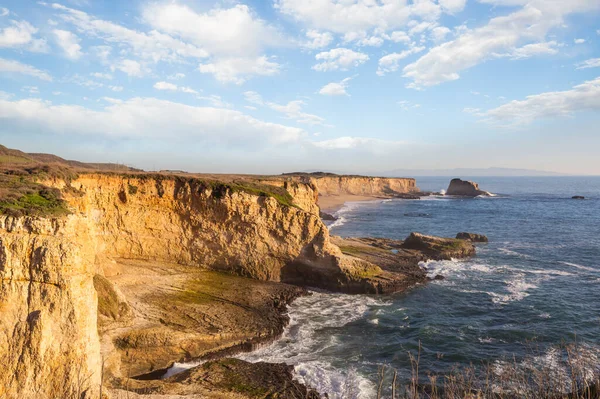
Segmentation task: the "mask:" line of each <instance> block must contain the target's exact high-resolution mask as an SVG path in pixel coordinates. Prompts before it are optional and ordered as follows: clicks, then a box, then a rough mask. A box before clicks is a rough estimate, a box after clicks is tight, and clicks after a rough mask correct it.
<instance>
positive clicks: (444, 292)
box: [242, 177, 600, 398]
mask: <svg viewBox="0 0 600 399" xmlns="http://www.w3.org/2000/svg"><path fill="white" fill-rule="evenodd" d="M448 180H449V179H448V178H433V177H432V178H419V179H417V184H418V185H419V187H420V188H421V189H423V190H432V191H440V190H442V189H444V188H446V186H447V184H448ZM473 180H476V181H477V182H478V183H480V186H481V188H482V189H484V190H487V191H490V192H493V193H495V194H497V196H496V197H492V198H474V199H464V198H448V197H432V198H427V199H422V200H393V201H372V202H365V203H350V204H347V205H346V206H345V207H344V208H343V209H341V210H340V211H339V212H338V214H337V216H339V217H340V219H339V220H338V221H337V222H336V223H334V224H333V225H332V226H331V227H330V231H331V234H334V235H341V236H355V237H360V236H371V237H388V238H394V239H403V238H405V237H406V236H407V235H408V234H409V233H410V232H412V231H418V232H421V233H425V234H433V235H440V236H449V237H453V236H454V235H455V234H456V233H457V232H460V231H469V232H475V233H481V234H486V235H487V236H488V237H489V239H490V242H489V244H481V245H478V248H477V256H475V257H474V258H472V259H468V260H461V261H443V262H429V263H427V264H424V265H423V267H426V268H427V269H428V270H429V273H430V274H431V275H432V276H433V275H435V274H442V275H444V276H445V277H446V279H445V280H443V281H434V282H430V283H428V284H426V285H423V286H419V287H416V288H414V289H412V290H410V291H409V292H405V293H402V294H397V295H390V296H383V297H369V296H362V295H359V296H348V295H336V294H329V293H322V292H316V293H315V294H314V295H312V296H310V297H306V298H301V299H299V300H297V301H296V302H294V304H293V305H292V306H291V307H290V317H291V323H290V326H289V328H288V329H287V330H286V333H285V334H284V336H283V337H282V339H281V340H279V341H277V342H275V343H274V344H272V345H269V346H267V347H264V348H261V349H259V350H258V351H256V352H253V353H251V354H246V355H243V356H242V357H243V358H244V359H247V360H250V361H259V360H264V361H271V362H286V363H289V364H293V365H295V366H296V376H297V378H298V379H300V380H301V381H304V382H306V383H308V384H311V385H313V386H315V387H317V388H318V389H320V390H321V391H322V392H328V393H329V395H330V397H331V398H336V397H337V398H341V397H344V398H347V397H360V398H370V397H373V395H374V385H373V381H375V374H376V372H377V367H378V366H379V365H381V364H387V365H389V366H391V367H395V368H397V369H398V370H399V373H400V378H401V379H404V380H407V379H408V378H410V362H409V357H408V352H412V353H413V354H416V351H417V349H418V346H419V342H420V343H421V346H422V353H421V369H422V370H423V372H424V373H428V372H432V373H447V372H449V371H451V370H452V368H453V367H454V366H456V365H462V366H467V365H469V364H471V363H472V364H481V363H486V364H487V363H490V364H493V363H494V362H499V361H501V360H502V359H506V358H511V359H512V358H513V356H514V358H515V359H516V360H517V361H522V360H524V359H525V358H526V357H527V356H528V354H530V353H531V352H530V351H529V350H528V348H531V346H532V342H534V343H535V347H536V350H539V351H541V353H542V354H543V356H539V357H538V358H536V359H537V360H538V361H552V359H551V357H552V353H553V352H552V349H551V348H552V347H553V346H555V345H558V344H560V343H561V342H563V341H565V340H566V341H569V340H573V338H574V335H575V334H576V336H577V340H578V341H579V342H580V343H581V344H583V345H584V347H586V348H588V349H587V350H589V351H597V350H598V348H599V347H600V178H598V177H586V178H583V177H581V178H580V177H552V178H514V177H511V178H473ZM573 195H583V196H585V197H586V198H587V199H586V200H583V201H580V200H573V199H571V196H573ZM544 354H545V355H544Z"/></svg>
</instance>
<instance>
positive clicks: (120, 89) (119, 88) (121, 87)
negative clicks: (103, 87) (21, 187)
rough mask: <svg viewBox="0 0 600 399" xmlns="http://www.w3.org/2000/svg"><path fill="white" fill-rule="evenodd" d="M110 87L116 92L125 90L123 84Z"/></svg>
mask: <svg viewBox="0 0 600 399" xmlns="http://www.w3.org/2000/svg"><path fill="white" fill-rule="evenodd" d="M108 88H109V89H111V90H112V91H116V92H121V91H123V86H108Z"/></svg>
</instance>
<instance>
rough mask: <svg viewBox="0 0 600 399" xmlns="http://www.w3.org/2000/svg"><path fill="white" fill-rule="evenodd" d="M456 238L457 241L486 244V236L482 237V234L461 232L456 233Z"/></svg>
mask: <svg viewBox="0 0 600 399" xmlns="http://www.w3.org/2000/svg"><path fill="white" fill-rule="evenodd" d="M456 238H457V239H459V240H466V241H471V242H488V238H487V236H484V235H483V234H475V233H467V232H462V233H458V234H457V235H456Z"/></svg>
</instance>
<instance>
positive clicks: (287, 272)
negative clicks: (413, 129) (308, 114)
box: [0, 173, 402, 398]
mask: <svg viewBox="0 0 600 399" xmlns="http://www.w3.org/2000/svg"><path fill="white" fill-rule="evenodd" d="M40 183H43V184H44V186H48V187H52V188H55V189H60V190H61V191H62V195H63V198H64V200H65V201H66V203H67V205H68V208H69V210H70V215H68V216H62V217H58V218H44V217H30V216H20V217H13V216H6V215H5V216H2V217H1V218H0V275H1V277H2V284H1V286H0V312H1V316H2V317H1V320H2V322H1V324H0V330H2V331H1V332H2V335H1V336H0V340H1V341H0V348H2V349H1V350H0V358H1V359H2V360H4V364H8V365H9V366H8V370H9V372H8V373H7V374H3V378H5V379H6V381H0V386H1V387H2V388H1V389H4V392H0V394H5V396H6V397H9V398H12V397H27V396H31V397H41V398H43V397H48V398H50V397H57V396H60V397H71V396H73V397H74V396H77V397H97V391H98V387H99V385H100V384H99V382H100V375H101V374H102V369H101V366H100V365H101V363H102V360H101V358H102V356H101V355H100V345H99V336H98V334H97V331H96V325H97V313H96V309H97V307H98V306H97V303H98V297H97V294H96V290H95V289H94V280H96V283H97V286H96V289H98V290H99V292H102V296H101V298H100V299H101V301H100V305H101V306H100V311H101V314H102V313H104V314H102V317H103V318H105V319H106V318H107V317H108V316H111V315H112V316H111V317H113V318H114V319H115V320H116V319H119V318H120V310H119V309H120V307H121V304H120V303H119V301H121V302H123V306H125V308H126V307H127V306H128V302H131V303H129V305H132V306H131V307H132V308H133V310H132V312H133V316H131V315H130V317H129V318H127V317H124V318H123V320H122V321H123V323H125V324H123V325H119V326H118V327H115V328H118V329H119V331H121V332H120V333H118V334H112V333H110V334H108V333H107V335H105V336H106V337H109V339H108V342H106V343H103V349H102V350H103V353H104V355H105V358H106V359H108V363H109V365H108V367H109V368H111V370H112V371H111V373H113V374H114V375H115V376H118V375H123V369H122V366H123V365H127V368H128V369H130V370H137V371H138V372H147V371H152V370H154V369H156V368H160V367H165V366H167V365H168V364H169V363H170V362H172V361H173V360H177V359H183V358H185V357H186V356H199V355H201V354H202V353H206V352H207V351H211V350H214V349H219V348H223V347H227V346H232V345H233V346H235V345H239V344H241V343H243V342H245V341H246V340H249V339H253V338H252V337H254V335H253V334H259V335H258V336H263V337H272V336H273V335H274V334H277V333H278V331H279V333H280V332H281V330H282V328H283V327H282V326H283V325H284V324H285V320H283V319H279V318H277V317H275V316H267V315H269V314H271V313H265V317H266V319H265V320H271V321H269V322H267V324H265V325H264V327H258V326H259V325H260V323H261V322H260V320H259V319H256V322H253V323H251V324H250V325H248V327H246V329H245V330H243V331H245V332H243V331H239V330H238V331H236V328H237V327H235V326H236V324H235V323H234V325H233V326H231V327H227V328H225V329H223V328H224V327H214V326H215V325H216V326H224V324H223V323H225V322H224V321H220V322H218V323H217V324H214V323H215V322H214V320H213V321H212V322H211V323H212V325H213V327H210V328H208V329H206V328H204V327H203V328H204V329H202V328H200V327H199V325H196V324H191V325H188V324H182V323H181V321H180V320H179V321H178V320H174V321H172V322H167V320H169V318H168V317H155V314H159V313H161V312H162V314H163V315H169V312H170V310H169V309H163V308H162V306H163V305H162V304H164V303H172V302H170V301H171V300H173V295H184V294H185V293H186V292H203V291H202V290H201V289H200V288H198V285H197V284H196V285H194V284H195V283H194V284H192V283H193V282H194V281H201V280H202V279H205V278H206V276H205V275H201V274H198V272H197V271H200V270H206V269H210V270H215V271H221V272H225V273H229V274H233V275H237V276H245V277H251V278H253V279H256V280H263V281H275V282H291V283H294V284H297V285H304V286H317V287H322V288H326V289H330V290H335V291H344V292H372V293H378V292H383V291H385V290H390V289H393V285H391V284H387V282H390V281H394V279H396V278H401V277H402V276H400V275H395V274H394V273H390V272H385V271H383V270H381V269H380V268H379V267H378V266H376V265H374V264H371V263H369V262H367V261H364V260H361V259H358V258H354V257H352V256H348V255H344V254H342V252H341V251H340V250H339V248H338V247H337V246H335V245H333V244H332V243H331V241H330V238H329V233H328V230H327V228H326V227H325V226H324V225H323V223H322V222H321V220H320V219H319V217H318V207H317V206H316V204H315V199H316V191H315V186H314V185H313V184H311V183H301V182H297V181H289V180H279V181H276V180H272V179H270V180H269V185H265V184H266V183H265V182H261V181H255V182H252V183H249V182H248V183H240V182H238V183H234V182H228V183H222V182H218V181H213V180H203V179H197V178H183V177H179V176H162V175H140V174H132V175H116V174H100V173H92V174H83V175H80V176H79V177H77V178H75V179H72V180H68V179H67V180H65V179H62V178H57V177H47V178H45V179H44V180H43V181H40ZM269 187H271V188H269ZM135 261H137V262H146V263H145V264H144V265H145V266H144V270H146V272H139V271H140V270H141V269H139V268H136V267H134V266H135V265H134V266H132V264H131V262H135ZM168 264H177V265H179V266H177V265H173V266H169V267H163V270H165V272H164V273H163V274H162V275H163V276H164V277H163V279H164V281H171V282H172V283H173V284H168V285H167V286H165V287H164V288H162V289H159V288H160V287H159V284H158V281H155V279H156V278H157V277H158V276H160V275H161V273H158V274H157V265H168ZM177 267H188V268H192V269H185V270H181V271H179V272H177V270H178V269H177ZM144 273H145V274H146V275H147V277H146V278H145V279H138V280H137V282H136V283H135V284H133V286H135V287H137V288H135V287H134V288H131V287H130V289H129V291H127V289H126V288H127V287H128V285H127V282H123V281H121V288H123V292H125V294H124V293H123V292H122V291H121V290H120V289H119V286H118V285H117V286H114V287H112V288H111V284H113V283H114V282H118V281H119V280H118V279H119V278H120V277H119V276H127V275H129V276H131V275H141V274H144ZM98 275H99V276H102V275H104V276H107V277H109V278H111V279H112V281H110V280H107V281H108V283H105V282H104V283H102V281H103V280H101V279H98V278H96V279H94V276H98ZM173 275H177V276H180V277H178V278H179V280H176V281H175V280H172V276H173ZM111 276H114V277H111ZM123 278H124V277H123ZM153 279H154V280H153ZM98 282H101V283H102V284H105V285H106V287H104V288H102V289H101V286H98ZM382 283H385V284H382ZM225 284H226V283H225ZM140 285H144V286H145V287H146V288H147V291H146V292H145V293H141V294H140V288H139V287H140ZM252 287H253V286H249V288H248V291H247V293H246V296H250V297H252V296H256V293H257V292H258V291H257V290H262V291H264V292H266V293H268V292H270V294H265V295H266V296H265V297H263V299H262V302H261V303H265V301H266V303H270V300H268V299H267V298H269V297H270V296H275V297H277V296H279V295H280V294H277V293H276V292H275V291H273V290H272V289H270V288H268V289H267V288H264V289H263V288H260V289H259V288H257V287H254V288H252ZM209 288H210V287H208V288H206V289H204V290H205V291H206V290H209V291H210V289H209ZM136 289H137V291H136ZM265 290H266V291H265ZM224 291H225V290H224V288H221V289H220V290H218V292H224ZM160 292H164V293H168V295H167V296H163V297H160V295H157V294H159V293H160ZM210 292H211V293H210V294H208V293H207V294H202V295H201V296H200V299H201V301H202V303H209V304H211V303H212V304H213V305H214V304H217V305H216V306H222V304H220V302H219V300H216V301H215V299H211V301H208V302H206V300H205V299H206V298H215V295H217V294H216V293H215V292H213V291H210ZM107 293H108V294H107ZM181 293H184V294H181ZM126 294H128V295H129V297H128V296H127V295H126ZM138 294H139V295H138ZM152 294H154V297H152ZM136 295H138V296H136ZM186 295H187V294H186ZM194 295H199V294H194ZM286 295H287V294H286ZM288 297H289V298H292V297H293V296H291V297H290V296H289V295H288ZM152 298H154V299H152ZM157 298H158V299H157ZM178 298H179V297H178ZM192 299H193V297H192ZM228 301H231V302H232V303H239V304H240V306H243V307H248V306H250V307H252V306H255V307H258V306H259V304H255V305H249V304H243V302H244V299H243V298H237V299H236V300H235V301H233V300H231V299H228ZM152 303H155V307H154V308H152V306H154V305H152ZM194 303H196V302H194V301H192V304H194ZM276 303H281V300H278V302H276ZM283 303H285V301H283ZM111 306H112V307H115V306H116V309H117V310H115V311H113V312H111V311H106V309H107V308H109V309H110V308H111ZM260 306H262V305H260ZM161 309H162V310H161ZM182 309H183V308H182ZM269 309H270V308H269ZM272 309H273V312H275V313H276V314H278V312H280V311H281V309H280V307H279V306H274V307H273V308H272ZM146 312H147V313H149V314H148V315H146V314H145V313H146ZM182 312H183V313H184V314H185V313H187V314H189V315H196V314H204V315H205V316H204V317H206V315H207V314H210V311H209V310H207V309H205V308H202V312H204V313H202V312H200V313H199V309H197V308H194V307H192V308H189V307H186V308H184V309H183V310H182ZM261 312H262V311H260V312H259V313H261ZM269 312H271V311H269ZM234 313H236V312H234ZM234 313H230V316H228V317H227V318H226V319H231V317H232V316H231V314H234ZM237 313H239V312H237ZM255 313H256V312H254V313H251V314H255ZM177 314H178V313H177ZM193 317H195V316H193ZM215 317H216V316H215ZM220 317H223V316H222V315H221V316H219V317H217V318H220ZM125 319H127V320H128V321H126V320H125ZM234 319H235V318H234ZM251 319H252V316H250V317H249V318H248V320H251ZM136 320H137V321H136ZM128 323H129V324H128ZM136 323H137V324H136ZM164 323H167V325H166V326H167V327H168V328H167V329H166V330H165V329H163V328H162V327H161V326H165V324H164ZM169 323H171V324H169ZM240 323H243V321H240V322H239V323H238V324H237V326H239V325H241V324H240ZM256 323H258V324H256ZM109 324H110V323H109ZM209 324H210V323H209ZM186 325H187V327H185V328H182V327H181V326H186ZM169 326H170V327H169ZM174 326H175V327H174ZM177 326H179V327H177ZM215 328H216V329H215ZM198 331H204V333H198ZM219 331H220V332H219ZM174 332H176V334H174ZM166 337H173V339H170V340H168V341H165V339H166ZM215 337H220V338H218V339H217V338H215ZM167 342H170V343H169V344H166V343H167ZM207 343H210V344H207ZM132 345H133V346H132ZM157 347H165V348H166V349H165V350H164V351H160V352H156V351H154V350H153V349H152V348H157ZM169 348H172V349H169ZM134 349H138V353H144V352H147V353H149V354H150V355H149V356H148V355H147V356H146V357H143V356H140V359H139V360H135V359H128V358H126V357H127V356H128V354H129V355H131V353H135V351H134ZM115 353H117V357H115ZM152 356H155V358H154V359H152V358H151V357H152ZM127 374H129V373H127ZM50 376H52V377H50ZM50 380H51V381H50ZM65 390H68V391H69V392H66V391H65Z"/></svg>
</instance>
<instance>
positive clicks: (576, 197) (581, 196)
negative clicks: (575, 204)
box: [571, 195, 585, 200]
mask: <svg viewBox="0 0 600 399" xmlns="http://www.w3.org/2000/svg"><path fill="white" fill-rule="evenodd" d="M571 199H576V200H582V199H585V197H584V196H583V195H574V196H573V197H571Z"/></svg>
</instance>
